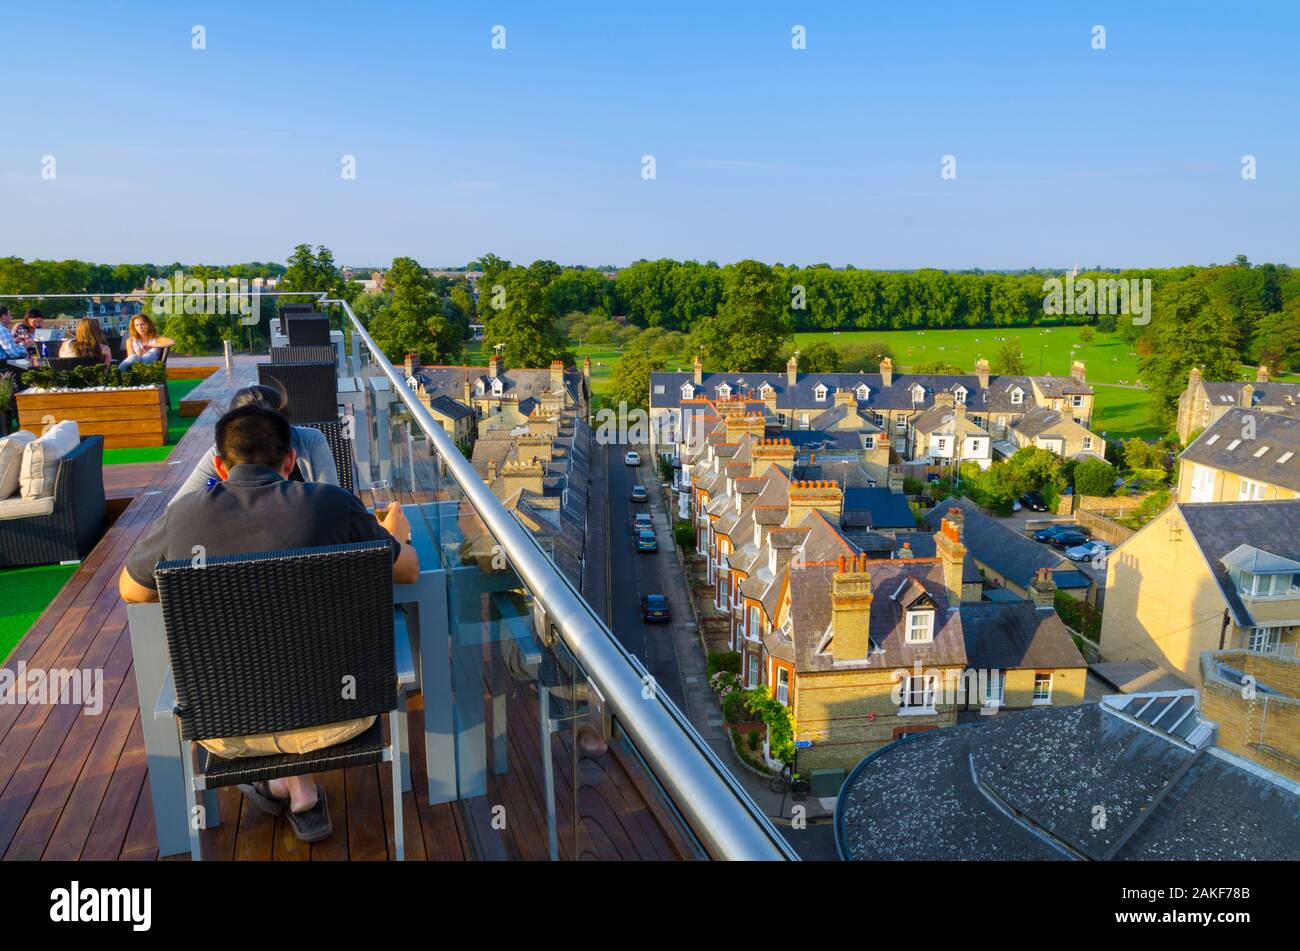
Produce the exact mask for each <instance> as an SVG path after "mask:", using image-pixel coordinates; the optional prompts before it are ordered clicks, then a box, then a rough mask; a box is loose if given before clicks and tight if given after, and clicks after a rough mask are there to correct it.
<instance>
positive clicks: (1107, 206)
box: [0, 0, 1300, 268]
mask: <svg viewBox="0 0 1300 951" xmlns="http://www.w3.org/2000/svg"><path fill="white" fill-rule="evenodd" d="M988 7H993V8H994V9H991V10H990V9H987V8H988ZM52 8H54V9H55V10H56V12H52ZM0 12H2V13H3V21H0V22H3V23H4V24H5V27H6V30H5V34H6V35H5V42H4V43H3V44H0V63H3V69H4V79H3V82H0V115H3V116H5V119H6V126H7V129H8V132H7V134H6V135H4V136H3V137H0V222H2V223H3V224H2V229H3V230H2V231H0V254H15V255H19V256H21V257H26V258H34V257H58V258H64V257H79V258H83V259H88V260H95V261H107V262H117V261H144V260H151V261H154V262H159V263H162V262H166V261H171V260H177V259H179V260H183V261H203V262H210V263H222V262H231V261H246V260H281V261H282V260H284V258H285V257H286V256H287V255H288V253H289V251H290V249H291V248H292V246H293V245H294V244H296V243H299V242H311V243H323V244H326V245H328V246H329V247H331V248H332V249H333V250H334V252H335V256H336V259H338V260H339V261H340V262H342V263H350V264H358V265H364V264H376V263H387V262H388V261H390V260H391V259H392V258H393V257H394V256H395V255H399V254H406V255H411V256H413V257H416V258H417V259H419V260H420V261H421V262H423V263H425V264H428V265H436V264H463V263H464V262H465V261H467V260H469V259H471V258H473V257H475V256H477V255H478V254H480V253H482V252H484V251H488V250H490V251H493V252H495V253H497V254H500V255H502V256H503V257H507V258H510V259H512V260H520V261H530V260H533V259H535V258H539V257H541V258H552V259H554V260H557V261H560V262H561V263H585V264H591V265H598V264H615V265H622V264H626V263H628V262H630V261H632V260H635V259H637V258H641V257H651V258H653V257H661V256H668V257H676V258H691V257H693V258H697V259H699V260H708V259H714V260H718V261H722V262H725V261H732V260H736V259H739V258H743V257H756V258H760V259H763V260H767V261H783V262H786V263H791V262H794V263H803V264H808V263H814V262H819V261H828V262H830V263H832V264H835V265H837V266H838V265H843V264H846V263H852V264H854V265H856V266H859V267H882V268H912V267H926V266H929V267H946V268H962V267H985V268H1010V267H1027V266H1034V265H1037V266H1066V265H1069V264H1073V263H1076V262H1077V263H1078V264H1080V265H1081V266H1091V265H1094V264H1102V265H1106V266H1160V265H1172V264H1182V263H1209V262H1212V261H1218V262H1223V261H1227V260H1230V259H1231V258H1232V256H1233V255H1235V254H1237V253H1244V254H1247V255H1248V256H1249V257H1250V258H1251V259H1252V260H1254V261H1264V260H1274V261H1286V262H1290V263H1293V264H1300V227H1298V226H1297V222H1298V221H1300V185H1298V184H1297V181H1298V178H1300V115H1298V113H1297V110H1296V105H1295V95H1296V93H1297V90H1300V65H1298V64H1297V57H1296V49H1297V46H1300V4H1296V3H1292V2H1285V3H1283V2H1277V3H1248V2H1244V3H1233V4H1229V3H1227V2H1223V3H1214V4H1210V3H1196V2H1190V3H1189V2H1180V3H1141V4H1138V3H1077V2H1072V3H1066V2H1058V0H1040V2H1038V3H1023V4H1022V3H998V4H974V3H964V4H963V3H919V2H914V3H891V4H886V3H877V2H861V3H852V4H847V3H846V4H832V3H749V4H744V5H741V4H736V5H731V4H725V5H724V4H706V3H698V2H697V3H674V2H667V0H657V2H655V3H651V4H643V3H640V4H638V3H630V4H613V3H608V2H606V3H601V4H587V3H572V4H564V3H558V2H557V3H546V4H541V3H536V2H534V3H489V4H432V3H428V2H424V3H419V4H383V3H375V4H354V3H338V2H313V3H287V2H286V3H281V2H277V3H265V2H264V3H257V4H254V3H243V2H224V3H222V2H208V3H193V2H190V3H185V2H171V3H148V2H133V3H130V4H123V5H120V6H119V5H115V4H114V5H110V4H102V3H93V4H92V3H85V4H82V3H67V2H59V3H55V4H32V3H24V4H12V3H6V4H5V6H4V8H3V10H2V11H0ZM196 24H198V25H202V26H203V27H204V28H205V29H206V44H207V48H206V49H204V50H194V49H192V48H191V30H192V27H193V26H194V25H196ZM497 24H500V25H502V26H504V27H505V29H506V33H505V37H506V49H505V50H493V49H492V48H491V40H492V32H491V31H492V28H493V26H494V25H497ZM796 24H798V25H802V26H804V27H806V30H807V49H805V50H799V51H796V50H793V49H792V48H791V42H790V41H791V28H792V26H794V25H796ZM1095 24H1101V25H1103V26H1104V27H1105V28H1106V42H1107V49H1105V50H1104V51H1097V50H1093V49H1092V48H1091V31H1092V28H1093V26H1094V25H1095ZM647 154H649V155H653V156H654V157H655V164H656V178H655V179H654V180H649V181H647V180H645V179H643V178H642V156H643V155H647ZM1246 154H1250V155H1254V156H1255V157H1256V161H1257V169H1258V177H1257V179H1256V180H1254V181H1249V182H1247V181H1243V180H1242V177H1241V160H1242V156H1243V155H1246ZM45 155H52V156H54V158H55V162H56V165H55V171H56V177H55V178H54V179H53V180H45V179H42V177H41V168H42V166H41V162H42V157H43V156H45ZM344 155H353V156H355V157H356V172H357V174H356V179H355V180H345V179H344V178H343V177H342V175H341V174H340V170H341V161H342V157H343V156H344ZM944 155H953V156H955V157H956V168H957V177H956V179H955V180H953V181H944V180H943V179H942V178H941V177H940V167H941V161H942V157H943V156H944Z"/></svg>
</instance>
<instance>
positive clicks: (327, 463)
mask: <svg viewBox="0 0 1300 951" xmlns="http://www.w3.org/2000/svg"><path fill="white" fill-rule="evenodd" d="M250 405H253V406H261V407H262V408H263V409H269V410H272V411H273V412H276V413H283V412H284V411H285V409H286V407H288V405H289V402H288V399H287V398H286V396H285V394H284V393H283V392H282V391H280V390H278V389H276V388H275V387H273V386H265V385H263V384H261V383H256V384H254V385H253V386H246V387H244V388H243V389H242V390H239V391H237V392H236V393H235V395H234V396H232V397H231V398H230V406H229V407H228V409H236V408H238V407H240V406H250ZM289 444H290V448H291V449H293V451H294V452H295V453H296V454H297V456H298V465H297V466H296V467H295V469H294V472H293V475H292V476H291V479H293V480H294V481H297V482H328V483H329V484H330V485H338V484H339V470H338V466H337V465H335V463H334V454H333V453H332V452H330V445H329V442H327V441H326V439H325V434H324V433H322V432H321V431H320V430H319V429H313V428H312V427H311V426H290V427H289ZM216 458H217V447H216V446H213V447H212V448H211V449H210V450H208V453H207V455H205V456H204V457H203V459H202V460H201V461H200V462H199V464H198V465H197V466H195V467H194V471H193V472H191V473H190V477H189V478H188V479H186V480H185V482H184V484H183V485H182V486H181V487H180V488H179V489H177V490H176V494H175V495H174V496H172V499H171V501H172V502H175V501H176V500H177V499H179V498H180V497H181V496H182V495H187V494H188V493H190V492H205V491H207V490H208V489H209V488H211V487H212V486H214V485H216V484H217V481H218V476H217V466H216V461H215V460H216ZM167 504H168V505H170V504H171V502H168V503H167Z"/></svg>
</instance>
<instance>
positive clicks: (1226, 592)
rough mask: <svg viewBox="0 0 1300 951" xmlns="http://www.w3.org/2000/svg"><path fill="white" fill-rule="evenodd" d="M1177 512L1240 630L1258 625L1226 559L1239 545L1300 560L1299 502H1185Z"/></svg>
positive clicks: (1294, 500) (1180, 504) (1296, 500)
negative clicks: (1238, 591)
mask: <svg viewBox="0 0 1300 951" xmlns="http://www.w3.org/2000/svg"><path fill="white" fill-rule="evenodd" d="M1178 511H1179V513H1180V514H1181V515H1182V517H1183V520H1184V521H1185V522H1186V523H1187V527H1188V529H1189V530H1190V532H1191V535H1192V538H1193V539H1195V541H1196V544H1197V545H1199V546H1200V549H1201V553H1202V554H1204V555H1205V560H1206V561H1207V562H1208V563H1209V567H1210V570H1211V571H1212V572H1213V573H1214V580H1215V581H1217V582H1218V584H1219V590H1220V591H1221V592H1222V593H1223V599H1224V601H1226V602H1227V604H1228V609H1229V610H1230V611H1231V612H1232V616H1233V619H1234V620H1235V621H1236V622H1237V624H1238V625H1239V626H1241V627H1255V626H1257V625H1256V624H1255V622H1254V620H1253V619H1252V618H1251V615H1250V612H1249V611H1248V610H1247V609H1246V605H1245V603H1244V602H1243V601H1242V600H1241V596H1240V595H1238V594H1237V587H1236V585H1234V584H1233V583H1232V579H1231V578H1230V577H1228V569H1227V568H1225V567H1224V565H1223V558H1224V557H1225V556H1226V555H1228V554H1229V553H1230V552H1231V551H1233V550H1234V549H1235V548H1237V546H1238V545H1253V546H1254V547H1256V548H1260V549H1262V550H1264V551H1266V552H1269V553H1270V554H1273V555H1280V556H1282V557H1283V558H1289V559H1291V560H1293V561H1300V499H1292V500H1290V501H1286V502H1200V503H1193V502H1182V503H1179V505H1178Z"/></svg>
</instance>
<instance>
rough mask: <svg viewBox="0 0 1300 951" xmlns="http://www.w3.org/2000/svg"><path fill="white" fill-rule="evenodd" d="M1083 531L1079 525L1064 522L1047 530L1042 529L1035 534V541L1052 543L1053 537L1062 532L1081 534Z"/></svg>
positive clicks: (1048, 527) (1049, 526) (1050, 526)
mask: <svg viewBox="0 0 1300 951" xmlns="http://www.w3.org/2000/svg"><path fill="white" fill-rule="evenodd" d="M1081 531H1083V529H1082V528H1081V527H1079V526H1078V525H1073V524H1069V523H1066V522H1062V523H1060V524H1059V525H1048V526H1047V527H1046V528H1040V529H1039V530H1038V531H1036V532H1034V541H1036V542H1046V541H1051V540H1052V536H1053V535H1056V534H1059V533H1060V532H1081Z"/></svg>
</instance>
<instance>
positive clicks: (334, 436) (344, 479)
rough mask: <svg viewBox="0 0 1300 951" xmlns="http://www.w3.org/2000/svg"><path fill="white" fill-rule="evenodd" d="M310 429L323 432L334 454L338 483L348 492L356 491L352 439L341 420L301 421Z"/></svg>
mask: <svg viewBox="0 0 1300 951" xmlns="http://www.w3.org/2000/svg"><path fill="white" fill-rule="evenodd" d="M301 425H303V426H310V427H311V428H312V429H319V430H320V431H321V432H322V433H324V434H325V441H326V442H327V443H329V444H330V453H331V454H332V455H333V456H334V465H335V467H336V468H337V469H338V471H339V485H340V486H342V487H343V488H345V489H347V490H348V491H349V492H353V493H355V492H356V483H357V480H356V465H355V464H354V462H353V456H352V440H351V439H349V438H347V432H346V430H345V428H344V425H343V423H341V422H332V423H331V422H321V423H302V424H301Z"/></svg>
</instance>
